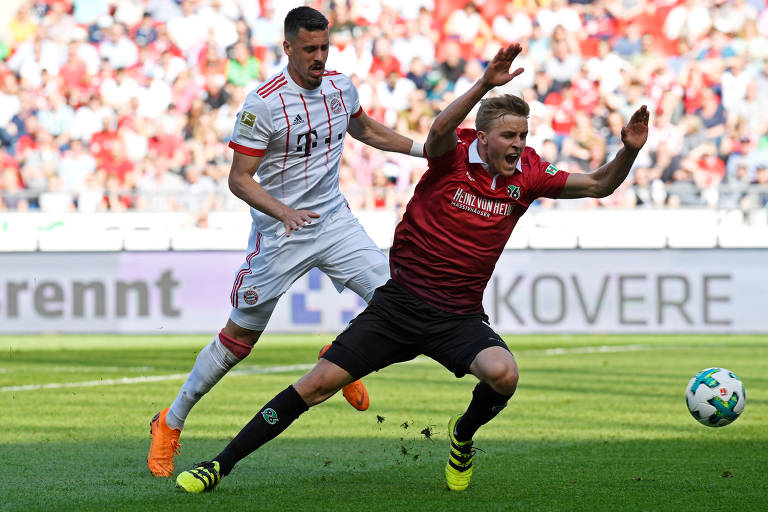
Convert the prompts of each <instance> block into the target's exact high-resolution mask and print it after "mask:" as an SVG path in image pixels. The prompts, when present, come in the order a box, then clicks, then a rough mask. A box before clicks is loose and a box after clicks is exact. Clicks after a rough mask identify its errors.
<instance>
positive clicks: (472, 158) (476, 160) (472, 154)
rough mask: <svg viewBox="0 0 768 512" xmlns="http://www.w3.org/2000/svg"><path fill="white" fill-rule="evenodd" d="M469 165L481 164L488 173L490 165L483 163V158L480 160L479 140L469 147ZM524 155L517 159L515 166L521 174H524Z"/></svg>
mask: <svg viewBox="0 0 768 512" xmlns="http://www.w3.org/2000/svg"><path fill="white" fill-rule="evenodd" d="M468 156H469V163H471V164H480V165H482V166H483V169H485V170H486V171H487V170H488V164H487V163H485V162H484V161H483V159H482V158H480V153H479V152H478V151H477V139H475V140H473V141H472V144H470V145H469V155H468ZM522 162H523V155H520V158H518V159H517V165H516V166H515V169H517V170H518V171H519V172H523V164H522Z"/></svg>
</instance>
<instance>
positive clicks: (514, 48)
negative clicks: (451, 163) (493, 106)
mask: <svg viewBox="0 0 768 512" xmlns="http://www.w3.org/2000/svg"><path fill="white" fill-rule="evenodd" d="M521 50H522V48H521V47H520V45H519V44H518V43H514V44H511V45H509V46H508V47H507V48H502V49H500V50H499V51H498V53H496V55H495V56H494V57H493V59H491V62H489V63H488V67H486V68H485V73H483V76H482V77H481V78H480V79H479V80H478V81H477V82H475V84H474V85H473V86H472V87H471V88H470V89H469V90H468V91H467V92H465V93H464V94H462V95H461V96H459V97H458V98H456V99H455V100H453V102H452V103H451V104H450V105H448V106H447V107H446V108H445V110H443V111H442V112H440V114H438V116H437V117H436V118H435V120H434V121H432V127H431V128H430V129H429V135H428V136H427V143H426V153H427V154H428V155H429V156H430V157H436V156H440V155H444V154H445V153H447V152H449V151H452V150H453V149H454V148H455V147H456V144H457V140H456V128H458V126H459V125H460V124H461V122H462V121H464V119H465V118H466V117H467V115H468V114H469V112H470V111H471V110H472V108H473V107H474V106H475V105H476V104H477V103H478V102H479V101H480V100H481V99H482V98H483V96H485V95H486V94H487V93H488V91H490V90H491V89H493V88H494V87H497V86H499V85H504V84H506V83H507V82H509V81H510V80H512V79H513V78H515V77H516V76H517V75H519V74H520V73H522V72H523V68H517V69H516V70H514V71H513V72H512V73H510V72H509V68H510V67H511V66H512V61H514V60H515V58H516V57H517V56H518V55H519V54H520V51H521Z"/></svg>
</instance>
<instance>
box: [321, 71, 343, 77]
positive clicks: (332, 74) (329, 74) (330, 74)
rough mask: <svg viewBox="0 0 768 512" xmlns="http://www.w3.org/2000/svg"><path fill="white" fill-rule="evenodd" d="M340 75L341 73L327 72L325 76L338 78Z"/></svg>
mask: <svg viewBox="0 0 768 512" xmlns="http://www.w3.org/2000/svg"><path fill="white" fill-rule="evenodd" d="M340 74H341V73H339V72H338V71H326V72H325V73H323V76H336V75H340Z"/></svg>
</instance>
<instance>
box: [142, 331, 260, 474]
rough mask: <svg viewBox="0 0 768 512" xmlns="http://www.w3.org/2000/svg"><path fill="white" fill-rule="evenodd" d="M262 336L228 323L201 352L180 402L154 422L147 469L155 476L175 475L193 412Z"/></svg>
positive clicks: (179, 399)
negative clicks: (182, 437) (175, 461)
mask: <svg viewBox="0 0 768 512" xmlns="http://www.w3.org/2000/svg"><path fill="white" fill-rule="evenodd" d="M261 333H262V331H252V330H250V329H245V328H243V327H240V326H239V325H237V324H235V323H234V322H233V321H232V320H228V321H227V325H226V326H225V327H224V329H222V331H221V332H220V333H219V334H217V335H216V336H215V337H214V339H213V341H211V342H210V343H209V344H208V345H207V346H206V347H205V348H203V350H201V351H200V353H199V354H198V355H197V359H196V360H195V364H194V366H193V367H192V371H190V372H189V376H188V377H187V380H186V382H184V384H183V385H182V386H181V390H179V394H178V396H177V397H176V400H174V401H173V403H172V404H171V406H170V407H169V408H167V409H164V410H162V411H160V412H159V413H157V414H156V415H155V417H154V418H153V419H152V421H151V422H150V434H151V435H152V442H151V444H150V447H149V455H148V456H147V466H148V467H149V470H150V471H151V472H152V474H153V475H155V476H164V477H168V476H172V475H173V468H174V464H173V457H174V455H178V454H179V452H180V450H181V443H180V442H179V436H180V435H181V430H182V429H183V428H184V422H185V421H186V419H187V415H188V414H189V411H190V410H192V408H193V407H194V406H195V404H196V403H197V402H199V401H200V399H201V398H202V397H203V395H205V394H206V393H207V392H208V391H210V389H211V388H212V387H213V386H214V385H216V383H217V382H219V381H220V380H221V378H222V377H223V376H224V375H226V374H227V372H229V370H231V369H232V368H233V367H234V366H235V365H236V364H237V363H239V362H240V361H242V360H243V359H244V358H245V357H247V356H248V354H249V353H250V352H251V349H252V348H253V345H254V344H255V343H256V342H257V341H258V339H259V337H260V336H261Z"/></svg>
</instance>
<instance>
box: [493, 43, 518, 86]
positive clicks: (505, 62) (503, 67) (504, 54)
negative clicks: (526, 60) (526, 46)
mask: <svg viewBox="0 0 768 512" xmlns="http://www.w3.org/2000/svg"><path fill="white" fill-rule="evenodd" d="M522 50H523V48H522V47H521V46H520V44H519V43H512V44H511V45H509V46H508V47H506V48H502V49H500V50H499V51H498V52H496V55H494V56H493V59H491V62H489V63H488V67H486V68H485V73H484V74H483V81H484V82H485V83H486V84H487V85H488V86H489V87H497V86H499V85H504V84H506V83H507V82H509V81H510V80H512V79H513V78H515V77H516V76H517V75H519V74H520V73H522V72H523V68H517V69H516V70H514V71H513V72H512V73H510V72H509V68H510V67H511V66H512V61H514V60H515V58H516V57H517V56H518V55H520V52H521V51H522Z"/></svg>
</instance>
